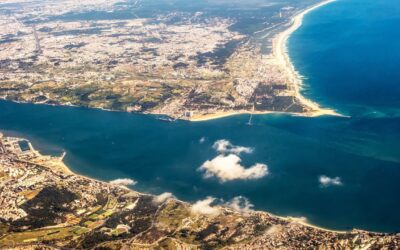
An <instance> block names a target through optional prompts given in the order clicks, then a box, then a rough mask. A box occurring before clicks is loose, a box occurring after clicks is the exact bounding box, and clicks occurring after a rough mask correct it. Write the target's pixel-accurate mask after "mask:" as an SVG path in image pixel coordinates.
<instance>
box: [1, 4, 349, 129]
mask: <svg viewBox="0 0 400 250" xmlns="http://www.w3.org/2000/svg"><path fill="white" fill-rule="evenodd" d="M335 1H336V0H324V1H322V2H320V3H318V4H315V5H313V6H310V7H309V8H307V9H304V10H301V11H300V12H299V13H298V14H296V15H295V16H293V17H292V20H291V23H290V24H289V26H288V28H286V29H285V30H283V31H282V32H280V33H278V34H277V35H275V37H274V38H273V41H272V52H271V54H270V55H272V57H273V59H275V60H276V62H277V63H278V64H280V65H282V66H283V68H284V70H286V73H287V74H288V76H289V79H290V85H291V86H292V87H293V88H294V92H295V94H294V97H295V98H297V100H299V101H300V103H301V104H303V105H304V106H305V107H307V108H309V109H311V110H310V111H308V112H304V113H294V112H285V111H272V110H266V111H251V110H238V111H234V110H231V111H216V112H214V113H209V114H198V115H196V114H195V115H194V116H193V117H190V118H187V119H182V118H176V117H172V116H170V115H168V114H157V113H151V112H127V111H124V110H111V109H105V108H101V107H83V106H77V105H73V104H70V103H59V104H47V103H40V102H36V103H35V102H29V101H15V100H7V99H5V98H0V99H1V100H4V101H11V102H15V103H28V104H44V105H49V106H66V107H79V108H88V109H98V110H102V111H111V112H126V113H135V114H143V115H148V114H150V115H165V116H168V117H171V118H173V119H174V120H183V121H190V122H203V121H209V120H215V119H220V118H226V117H230V116H236V115H245V114H248V115H267V114H282V115H292V116H300V117H319V116H339V117H347V118H348V116H345V115H342V114H339V113H337V112H336V111H335V110H333V109H326V108H322V107H320V105H319V104H318V103H317V102H314V101H312V100H310V99H307V98H306V97H304V96H303V95H302V94H301V90H302V87H303V81H302V79H301V75H300V74H299V72H297V71H296V69H295V67H294V65H293V63H292V61H291V60H290V57H289V54H288V49H287V40H288V38H289V37H290V35H291V34H292V33H293V32H295V31H296V30H297V29H299V28H300V27H301V25H302V23H303V18H304V16H305V15H307V14H308V13H310V12H312V11H314V10H316V9H318V8H319V7H322V6H325V5H327V4H330V3H332V2H335Z"/></svg>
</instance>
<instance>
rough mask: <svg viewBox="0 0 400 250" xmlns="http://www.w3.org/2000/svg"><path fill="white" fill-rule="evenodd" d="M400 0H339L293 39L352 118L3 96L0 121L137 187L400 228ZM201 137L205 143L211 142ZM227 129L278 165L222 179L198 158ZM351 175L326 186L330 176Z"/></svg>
mask: <svg viewBox="0 0 400 250" xmlns="http://www.w3.org/2000/svg"><path fill="white" fill-rule="evenodd" d="M399 8H400V5H399V4H398V3H397V1H395V0H380V1H373V0H341V1H340V0H339V1H337V2H335V3H332V4H330V5H327V6H325V7H322V8H320V9H318V10H316V11H314V12H312V13H311V14H309V15H308V16H307V17H306V18H305V20H304V26H303V27H301V28H300V29H299V30H298V31H297V32H295V33H294V34H293V36H292V37H291V38H290V40H289V51H290V55H291V57H292V59H293V62H294V64H295V65H296V68H297V69H298V70H299V71H300V73H301V74H302V75H303V76H304V77H306V83H307V84H308V85H307V86H308V88H307V89H306V90H305V94H306V96H307V97H309V98H312V99H314V100H317V101H318V102H320V103H322V104H323V105H324V106H327V107H332V108H335V109H337V110H338V111H339V112H342V113H344V114H347V115H350V116H351V118H339V117H320V118H302V117H291V116H286V115H266V116H257V117H253V121H252V123H253V125H252V126H248V125H246V123H247V121H248V119H249V117H248V116H247V115H242V116H236V117H230V118H226V119H220V120H214V121H208V122H199V123H189V122H175V123H166V122H162V121H159V120H156V119H154V117H152V116H143V115H133V114H127V113H119V112H105V111H100V110H90V109H83V108H70V107H51V106H43V105H32V104H16V103H10V102H5V101H1V102H0V128H1V129H2V130H3V131H5V132H6V133H8V134H12V135H19V136H23V137H26V138H28V139H30V140H31V141H32V142H33V145H34V146H35V147H36V148H38V149H39V150H40V151H41V152H43V153H50V154H61V152H62V151H66V152H67V156H66V159H65V161H66V163H67V164H68V165H69V166H70V167H71V168H72V169H73V170H74V171H76V172H78V173H81V174H85V175H88V176H91V177H95V178H99V179H101V180H112V179H116V178H126V177H127V178H133V179H135V180H136V181H138V184H137V185H136V186H135V187H134V188H135V189H137V190H140V191H144V192H150V193H154V194H159V193H162V192H172V193H173V194H175V195H176V196H177V197H178V198H180V199H183V200H187V201H195V200H198V199H203V198H205V197H206V196H215V197H218V198H223V199H225V200H228V199H231V198H233V197H234V196H238V195H243V196H245V197H247V198H248V199H249V200H250V201H251V202H252V203H253V204H254V205H255V208H256V209H262V210H267V211H270V212H272V213H275V214H279V215H291V216H304V217H306V218H307V219H308V221H309V222H311V223H314V224H317V225H320V226H324V227H328V228H333V229H351V228H354V227H356V228H362V229H369V230H374V231H400V216H399V214H398V208H399V206H400V195H399V191H400V182H399V180H400V116H399V110H400V98H399V96H400V71H399V70H398V69H399V68H400V48H399V46H398V44H400V29H398V28H397V27H399V26H400V10H399ZM201 138H204V140H202V141H203V142H200V140H201ZM218 139H227V140H229V141H231V142H232V143H234V144H236V145H242V146H248V147H253V148H254V152H253V153H251V154H242V155H241V158H242V164H243V165H245V166H251V165H253V164H254V163H264V164H267V165H268V170H269V174H268V175H267V176H265V177H263V178H260V179H257V180H246V181H243V180H237V181H231V182H225V183H221V182H219V181H218V180H217V179H215V178H211V179H204V178H203V176H202V172H200V171H198V170H197V169H198V168H199V167H200V166H201V165H202V164H203V163H204V162H205V161H206V160H211V159H213V158H214V157H216V156H217V155H218V154H217V152H215V151H214V149H212V144H213V143H214V142H215V141H216V140H218ZM321 175H326V176H329V177H340V178H341V182H342V185H336V186H335V185H333V186H328V187H322V186H321V184H320V183H319V180H318V178H319V176H321Z"/></svg>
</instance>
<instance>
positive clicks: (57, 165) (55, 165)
mask: <svg viewBox="0 0 400 250" xmlns="http://www.w3.org/2000/svg"><path fill="white" fill-rule="evenodd" d="M3 132H4V131H3ZM0 134H1V135H3V136H5V137H7V136H8V135H7V134H4V133H2V132H1V130H0ZM22 136H23V135H22ZM14 138H18V139H21V140H26V141H28V143H29V147H30V150H31V151H32V152H33V153H34V154H35V155H36V156H37V157H41V158H45V159H47V161H49V162H51V163H52V164H51V165H50V166H46V165H42V166H43V167H46V168H49V169H51V170H52V171H60V172H62V173H64V174H67V175H70V176H77V177H81V178H84V179H88V180H91V181H94V182H99V183H102V184H104V185H116V186H119V187H121V188H125V189H127V190H129V191H131V192H134V193H136V194H140V195H150V196H157V195H155V194H151V193H148V192H139V191H137V190H135V189H133V187H132V186H129V185H128V186H126V185H118V184H111V183H110V181H105V180H99V179H96V178H94V177H90V176H87V175H85V174H80V173H77V172H76V171H74V170H72V169H71V167H70V166H68V165H67V164H66V163H65V162H64V158H65V156H66V155H67V152H66V151H63V153H62V155H61V156H53V155H44V154H42V153H41V152H40V151H39V150H37V149H35V147H34V146H33V145H32V142H31V141H30V140H28V139H25V138H24V137H14ZM30 163H33V164H37V163H35V162H30ZM40 165H41V164H40ZM174 199H175V200H177V201H179V202H182V203H185V204H189V205H193V202H187V201H183V200H181V199H179V198H176V197H175V198H174ZM214 207H216V208H219V209H224V208H226V207H224V206H222V205H218V204H217V205H215V206H214ZM253 213H265V214H267V215H268V216H271V217H275V218H279V219H281V220H284V221H287V222H294V223H299V224H301V225H303V226H306V227H311V228H314V229H318V230H321V231H326V232H333V233H338V234H345V233H348V232H351V231H353V230H358V229H352V230H335V229H329V228H324V227H322V226H317V225H314V224H311V223H309V222H307V218H302V217H294V216H290V215H287V216H284V215H283V216H281V215H276V214H273V213H271V212H268V211H265V210H253ZM368 232H371V231H368ZM374 233H379V232H374Z"/></svg>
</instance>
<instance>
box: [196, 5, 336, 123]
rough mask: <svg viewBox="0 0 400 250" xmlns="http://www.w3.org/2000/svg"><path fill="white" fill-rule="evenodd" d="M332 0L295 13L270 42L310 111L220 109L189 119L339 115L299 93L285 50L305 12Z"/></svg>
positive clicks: (298, 78) (299, 82)
mask: <svg viewBox="0 0 400 250" xmlns="http://www.w3.org/2000/svg"><path fill="white" fill-rule="evenodd" d="M334 1H336V0H326V1H323V2H321V3H319V4H316V5H313V6H311V7H310V8H308V9H305V10H303V11H301V12H300V13H299V14H297V15H296V16H294V17H293V19H292V23H291V25H290V26H289V28H288V29H286V30H284V31H283V32H281V33H279V34H278V35H276V36H275V38H274V39H273V42H272V46H273V48H272V56H273V58H274V60H275V61H276V63H277V64H281V65H283V67H284V68H285V70H286V71H287V72H286V73H287V75H288V77H289V79H290V84H291V85H292V86H293V88H294V91H295V93H296V94H295V96H296V98H297V99H298V100H299V101H300V102H301V103H302V104H303V105H305V106H306V107H308V108H309V109H311V111H310V112H305V113H289V112H276V111H264V112H253V111H250V110H240V111H227V112H224V111H220V112H216V113H210V114H205V115H195V116H194V117H192V118H191V119H190V121H207V120H213V119H219V118H224V117H228V116H233V115H242V114H254V115H260V114H292V115H298V116H308V117H316V116H322V115H334V116H341V115H340V114H338V113H337V112H336V111H335V110H332V109H325V108H321V107H320V106H319V105H318V103H316V102H313V101H311V100H309V99H307V98H305V97H304V96H303V95H302V94H301V88H302V86H303V81H302V78H301V76H300V74H299V73H298V72H297V71H296V69H295V67H294V65H293V63H292V61H291V60H290V57H289V54H288V51H287V40H288V38H289V37H290V35H291V34H292V33H293V32H295V31H296V30H297V29H298V28H300V27H301V25H302V23H303V18H304V16H305V15H306V14H308V13H310V12H311V11H313V10H316V9H318V8H319V7H322V6H324V5H327V4H329V3H332V2H334Z"/></svg>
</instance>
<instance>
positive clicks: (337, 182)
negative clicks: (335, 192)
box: [318, 175, 343, 187]
mask: <svg viewBox="0 0 400 250" xmlns="http://www.w3.org/2000/svg"><path fill="white" fill-rule="evenodd" d="M318 180H319V183H320V184H321V186H323V187H329V186H341V185H343V183H342V180H341V179H340V177H334V178H331V177H328V176H326V175H321V176H320V177H319V179H318Z"/></svg>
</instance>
